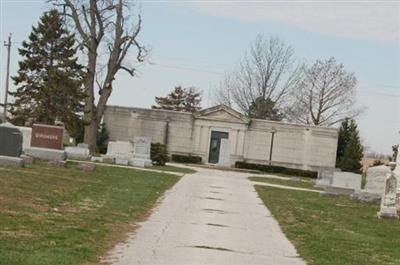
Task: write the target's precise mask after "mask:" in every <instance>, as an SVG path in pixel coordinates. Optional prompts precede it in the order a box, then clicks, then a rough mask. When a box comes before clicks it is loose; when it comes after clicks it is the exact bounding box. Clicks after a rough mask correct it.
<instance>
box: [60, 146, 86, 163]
mask: <svg viewBox="0 0 400 265" xmlns="http://www.w3.org/2000/svg"><path fill="white" fill-rule="evenodd" d="M65 152H66V153H67V156H68V158H70V159H83V160H89V159H90V150H89V148H84V147H75V146H68V147H65Z"/></svg>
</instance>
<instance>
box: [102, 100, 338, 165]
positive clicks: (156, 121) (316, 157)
mask: <svg viewBox="0 0 400 265" xmlns="http://www.w3.org/2000/svg"><path fill="white" fill-rule="evenodd" d="M104 122H105V123H106V126H107V129H108V130H109V132H110V140H112V141H114V140H120V141H129V140H131V141H132V140H133V138H134V137H135V136H147V137H151V139H152V142H160V143H166V144H167V148H168V151H169V152H170V153H171V154H191V155H198V156H201V157H202V160H203V161H204V162H206V163H207V162H208V155H209V146H210V137H211V131H221V132H227V133H229V138H228V139H229V153H230V165H234V163H235V162H236V161H243V160H245V161H247V162H254V163H263V164H266V163H268V162H269V161H268V160H269V155H270V144H271V137H272V133H271V132H272V131H273V130H274V131H276V133H275V137H274V143H273V151H272V164H273V165H283V166H287V167H292V168H301V169H310V170H318V169H319V168H321V167H324V168H325V167H332V168H333V167H334V166H335V159H336V148H337V139H338V134H337V130H336V129H334V128H323V127H314V126H304V125H297V124H289V123H285V122H274V121H267V120H257V119H251V120H250V119H248V118H246V117H244V116H243V115H241V114H239V113H237V112H236V111H234V110H232V109H230V108H228V107H226V106H223V105H219V106H216V107H212V108H209V109H205V110H202V111H200V112H198V113H195V114H191V113H182V112H176V111H168V110H153V109H142V108H129V107H120V106H108V107H107V109H106V111H105V114H104Z"/></svg>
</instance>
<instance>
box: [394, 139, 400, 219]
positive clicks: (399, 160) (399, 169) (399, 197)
mask: <svg viewBox="0 0 400 265" xmlns="http://www.w3.org/2000/svg"><path fill="white" fill-rule="evenodd" d="M398 146H400V144H399V145H398ZM399 148H400V147H399ZM393 174H394V175H395V177H396V178H397V192H396V205H397V210H398V211H399V212H400V151H398V152H397V157H396V165H395V168H394V170H393Z"/></svg>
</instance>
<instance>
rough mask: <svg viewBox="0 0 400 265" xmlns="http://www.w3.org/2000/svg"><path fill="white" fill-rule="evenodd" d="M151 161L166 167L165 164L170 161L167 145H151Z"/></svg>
mask: <svg viewBox="0 0 400 265" xmlns="http://www.w3.org/2000/svg"><path fill="white" fill-rule="evenodd" d="M150 155H151V160H152V161H153V163H154V164H156V165H160V166H165V163H167V162H168V161H169V156H168V152H167V147H166V146H165V144H160V143H154V144H153V143H152V144H151V154H150Z"/></svg>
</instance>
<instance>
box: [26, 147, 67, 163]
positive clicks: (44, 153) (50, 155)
mask: <svg viewBox="0 0 400 265" xmlns="http://www.w3.org/2000/svg"><path fill="white" fill-rule="evenodd" d="M25 154H26V155H28V156H31V157H33V158H37V159H41V160H65V159H67V153H66V152H65V151H64V150H56V149H49V148H39V147H30V148H28V149H26V150H25Z"/></svg>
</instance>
